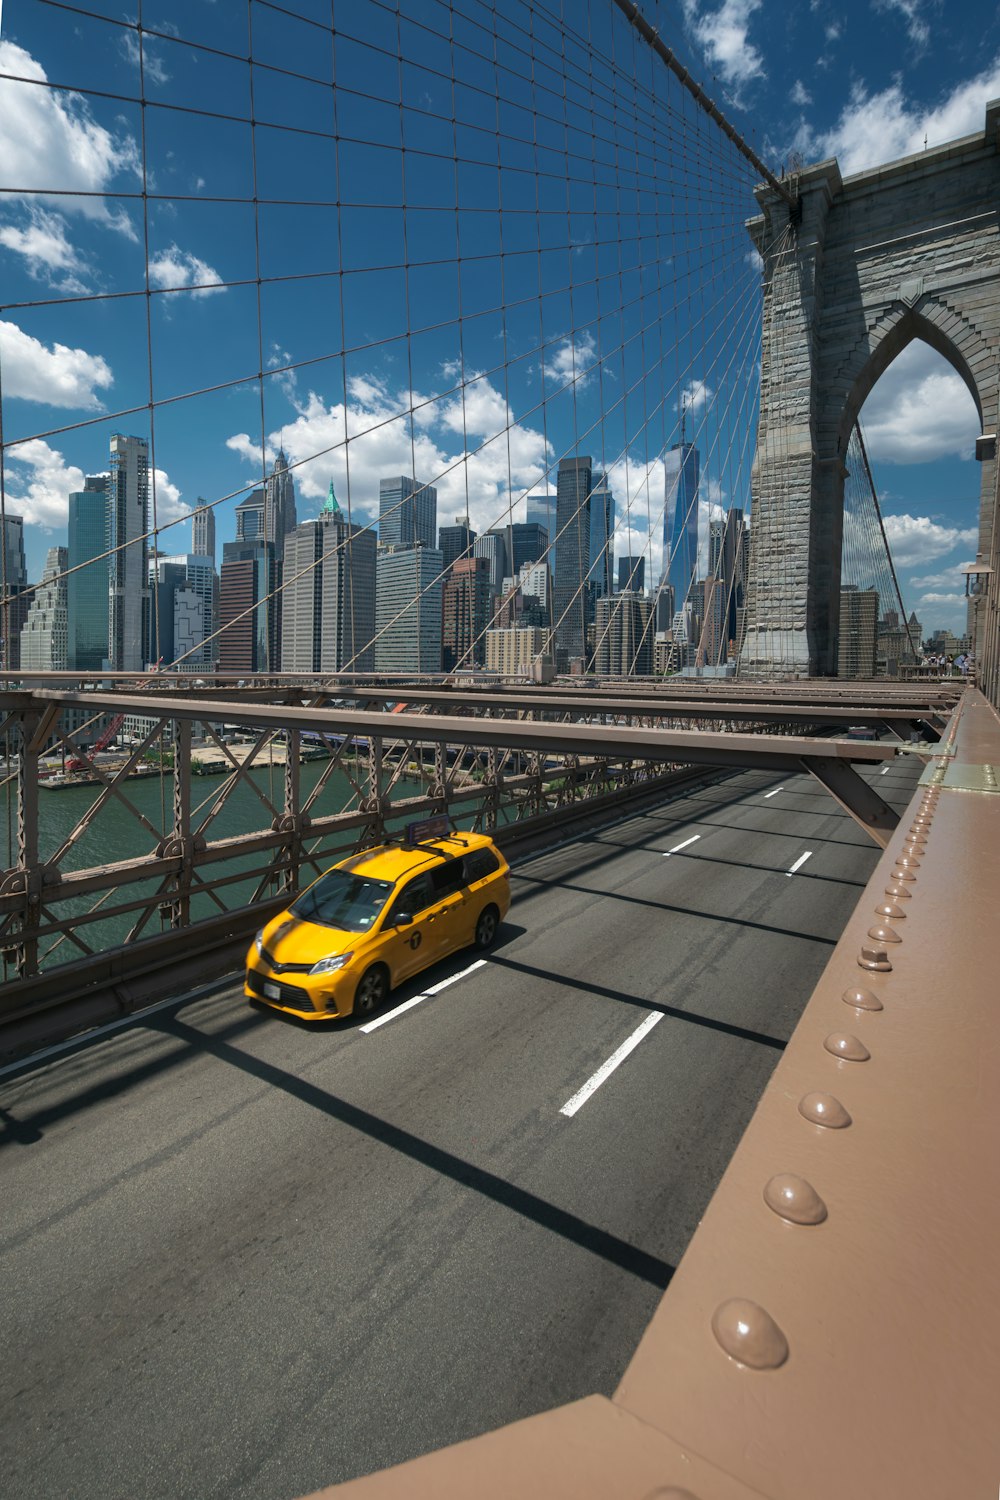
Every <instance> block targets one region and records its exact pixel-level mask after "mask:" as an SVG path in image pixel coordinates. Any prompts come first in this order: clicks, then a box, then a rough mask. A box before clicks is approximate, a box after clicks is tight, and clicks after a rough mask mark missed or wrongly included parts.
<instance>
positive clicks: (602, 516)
mask: <svg viewBox="0 0 1000 1500" xmlns="http://www.w3.org/2000/svg"><path fill="white" fill-rule="evenodd" d="M592 486H593V487H592V492H591V496H590V566H589V568H588V571H587V585H588V600H587V610H588V613H587V623H588V625H589V624H590V621H591V620H592V619H593V618H594V604H595V602H596V601H597V600H598V599H603V598H604V597H605V596H606V595H607V594H610V593H611V592H612V590H613V588H614V566H615V549H614V534H615V497H614V495H613V494H612V493H611V487H610V485H609V484H608V481H607V476H606V475H604V474H595V475H594V476H593V481H592Z"/></svg>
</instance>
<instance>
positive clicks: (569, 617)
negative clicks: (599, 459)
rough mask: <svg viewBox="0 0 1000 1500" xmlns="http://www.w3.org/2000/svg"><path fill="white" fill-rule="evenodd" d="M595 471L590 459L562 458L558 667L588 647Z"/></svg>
mask: <svg viewBox="0 0 1000 1500" xmlns="http://www.w3.org/2000/svg"><path fill="white" fill-rule="evenodd" d="M592 481H593V471H592V467H591V460H590V459H589V458H563V459H560V461H559V474H558V478H557V481H556V545H555V554H556V565H555V583H554V587H553V608H552V614H553V620H552V623H553V626H554V627H555V642H556V658H557V660H556V666H557V670H559V671H566V670H567V668H568V666H569V663H570V662H572V661H574V660H580V659H583V658H584V657H585V656H586V650H587V625H588V623H589V621H588V618H587V602H588V601H587V589H586V581H587V575H588V573H589V571H590V542H591V522H590V500H591V488H592Z"/></svg>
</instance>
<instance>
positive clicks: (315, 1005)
mask: <svg viewBox="0 0 1000 1500" xmlns="http://www.w3.org/2000/svg"><path fill="white" fill-rule="evenodd" d="M509 908H510V869H509V866H508V864H507V861H506V860H505V859H504V857H503V855H502V854H501V853H500V850H499V849H498V848H497V847H496V845H495V844H494V843H493V841H492V839H490V838H488V837H487V836H486V835H485V834H482V833H460V834H450V835H445V836H439V837H434V838H429V839H427V840H425V841H421V842H416V843H406V844H382V845H380V846H379V847H378V848H377V849H366V850H364V851H363V852H362V853H361V854H354V855H351V857H350V858H349V859H343V860H341V861H340V863H339V864H336V865H334V866H333V867H332V869H329V870H327V872H326V874H325V875H321V876H320V878H319V880H317V881H316V882H315V883H314V884H313V885H311V886H309V887H308V889H307V890H305V891H303V892H302V894H301V895H300V896H299V897H297V899H296V900H295V901H293V902H292V904H291V906H290V907H289V908H288V909H287V911H283V912H281V913H280V915H279V916H277V917H275V918H274V919H273V920H272V921H270V922H268V924H267V926H266V927H262V928H261V930H260V932H258V934H257V936H256V937H255V938H254V941H253V944H252V946H251V948H250V952H249V953H248V954H247V972H246V983H245V985H244V990H243V993H244V994H245V995H246V996H247V997H248V998H249V999H251V1000H263V1001H264V1002H265V1004H267V1005H273V1006H274V1007H275V1008H276V1009H277V1010H283V1011H288V1012H290V1014H292V1015H294V1016H301V1017H302V1018H303V1019H304V1020H307V1021H320V1020H326V1019H329V1018H330V1017H335V1016H348V1015H350V1014H351V1013H352V1012H355V1011H357V1012H361V1013H362V1014H368V1013H370V1012H371V1011H373V1010H375V1009H376V1008H377V1007H378V1006H379V1005H381V1004H382V1002H383V1001H384V1000H385V999H386V998H387V997H388V995H389V991H390V990H391V989H392V988H393V987H394V986H395V985H398V984H401V983H402V982H403V981H404V980H406V979H409V978H410V977H411V976H412V975H414V974H417V973H419V972H420V970H421V969H426V968H428V967H429V966H430V965H431V964H434V963H437V961H438V960H439V959H441V958H445V957H446V956H447V955H448V954H450V953H455V952H457V951H458V950H459V949H461V948H468V947H470V946H473V945H474V946H475V947H477V948H488V947H490V945H491V944H492V942H493V939H494V937H495V936H496V931H497V927H498V926H499V924H500V922H501V921H502V920H503V918H504V917H505V916H506V914H507V911H508V910H509Z"/></svg>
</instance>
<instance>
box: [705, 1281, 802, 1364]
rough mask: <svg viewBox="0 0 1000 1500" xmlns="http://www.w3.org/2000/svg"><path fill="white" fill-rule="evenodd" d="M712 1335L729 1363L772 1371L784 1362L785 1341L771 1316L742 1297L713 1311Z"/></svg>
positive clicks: (724, 1303) (785, 1355) (786, 1345)
mask: <svg viewBox="0 0 1000 1500" xmlns="http://www.w3.org/2000/svg"><path fill="white" fill-rule="evenodd" d="M712 1332H713V1333H714V1334H715V1337H716V1338H717V1339H718V1341H719V1343H720V1344H721V1345H722V1347H723V1349H724V1350H725V1351H726V1353H727V1354H728V1355H729V1356H730V1357H731V1358H732V1359H735V1360H736V1361H737V1362H738V1363H739V1364H741V1365H749V1366H750V1368H751V1369H752V1370H776V1369H777V1368H778V1366H779V1365H783V1364H784V1363H785V1360H786V1359H787V1358H788V1340H787V1339H786V1338H785V1335H784V1334H783V1333H782V1331H781V1329H780V1328H779V1327H778V1325H777V1323H776V1322H775V1321H774V1319H773V1318H772V1317H771V1314H770V1313H769V1312H765V1311H764V1309H763V1308H762V1307H760V1306H759V1305H758V1304H757V1303H756V1302H750V1301H749V1300H748V1299H747V1298H746V1297H731V1298H730V1299H729V1301H728V1302H723V1303H722V1304H721V1306H719V1307H717V1308H716V1309H715V1312H714V1313H713V1314H712Z"/></svg>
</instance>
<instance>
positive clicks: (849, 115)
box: [779, 60, 1000, 176]
mask: <svg viewBox="0 0 1000 1500" xmlns="http://www.w3.org/2000/svg"><path fill="white" fill-rule="evenodd" d="M998 95H1000V60H998V61H995V62H993V63H991V64H990V66H989V67H988V68H986V69H984V71H983V72H982V73H980V74H978V75H977V76H976V77H975V78H971V79H969V80H968V81H967V82H964V83H960V84H958V85H957V86H956V87H955V88H954V89H953V90H952V91H951V93H950V94H948V95H946V96H945V97H944V98H943V99H942V100H941V101H940V102H939V103H938V104H936V105H934V106H933V107H931V108H925V107H924V106H923V105H921V104H919V103H916V102H914V101H911V100H910V99H908V98H907V96H906V94H905V93H904V91H903V84H902V81H901V80H900V79H896V81H895V82H894V83H892V84H890V86H889V87H888V88H886V89H883V90H882V91H881V92H880V93H877V94H870V93H868V91H867V90H866V88H865V86H864V84H863V83H857V84H855V86H854V87H853V89H852V90H851V95H850V99H849V101H848V103H847V105H846V106H845V107H844V110H843V112H842V113H841V116H840V119H839V120H838V121H837V123H836V125H835V126H834V127H833V129H832V130H828V131H820V132H815V131H813V130H811V129H810V128H809V127H808V126H807V125H805V124H803V125H802V127H801V128H800V130H799V133H798V135H797V137H796V139H795V140H794V141H793V143H792V144H793V145H794V146H795V148H796V149H797V150H798V151H800V152H801V153H802V155H803V156H804V157H805V158H806V159H807V160H809V161H820V160H825V159H826V158H827V157H830V156H835V157H836V158H837V160H838V161H839V163H840V170H841V171H842V172H843V173H844V174H845V176H846V175H848V174H849V173H851V172H862V171H864V170H866V169H867V168H868V167H876V166H880V165H881V164H882V163H883V162H887V161H895V160H897V159H898V158H899V157H901V156H910V155H912V154H913V153H914V152H917V151H922V150H923V149H924V140H925V138H926V141H927V145H928V146H938V145H941V144H942V143H943V142H945V141H953V140H956V139H958V138H959V137H961V136H965V135H975V134H977V133H981V132H982V129H983V122H984V119H985V111H986V105H987V103H988V102H989V100H991V99H995V98H996V97H997V96H998ZM779 154H783V153H779Z"/></svg>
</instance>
